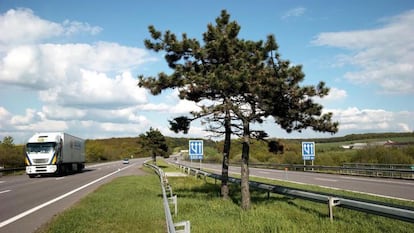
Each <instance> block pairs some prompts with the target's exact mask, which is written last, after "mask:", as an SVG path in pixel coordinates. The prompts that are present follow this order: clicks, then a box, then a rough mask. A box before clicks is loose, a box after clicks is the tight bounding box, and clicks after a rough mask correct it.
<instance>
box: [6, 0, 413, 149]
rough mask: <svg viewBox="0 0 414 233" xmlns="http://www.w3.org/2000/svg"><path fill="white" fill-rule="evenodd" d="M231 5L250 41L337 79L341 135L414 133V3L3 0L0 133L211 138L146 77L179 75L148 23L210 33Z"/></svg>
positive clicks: (332, 83) (311, 76)
mask: <svg viewBox="0 0 414 233" xmlns="http://www.w3.org/2000/svg"><path fill="white" fill-rule="evenodd" d="M222 9H226V10H227V11H228V13H230V15H231V20H235V21H237V22H238V24H239V25H240V26H241V31H240V34H239V37H240V38H243V39H248V40H265V39H266V36H267V35H269V34H273V35H275V36H276V39H277V42H278V44H279V51H280V53H281V55H282V58H283V59H288V60H290V61H291V63H292V64H302V65H303V70H304V72H305V74H306V77H305V81H304V82H303V84H304V85H308V84H317V83H318V82H319V81H324V82H326V84H327V86H328V87H330V88H331V92H330V95H329V96H327V97H326V98H324V99H322V100H317V101H318V102H320V103H321V104H322V105H323V106H324V109H325V111H329V112H333V113H334V120H335V121H339V123H340V126H339V132H338V133H337V134H336V135H335V136H342V135H346V134H350V133H367V132H412V131H413V128H414V104H413V103H412V100H413V97H414V40H413V39H412V38H414V27H413V26H412V25H414V2H413V1H411V0H395V1H386V0H376V1H370V0H369V1H354V0H352V1H339V0H338V1H288V0H279V1H265V0H258V1H226V0H224V1H215V0H212V1H189V0H181V1H180V0H179V1H156V2H150V1H132V0H131V1H129V0H124V1H105V0H103V1H102V0H100V1H98V0H96V1H78V0H71V1H51V0H44V1H36V0H29V1H27V0H26V1H19V0H0V90H1V91H0V140H2V139H3V137H4V136H12V137H13V138H14V140H15V142H16V143H24V142H25V140H27V139H28V138H29V137H30V135H31V134H32V133H33V132H38V131H65V132H69V133H72V134H74V135H78V136H80V137H83V138H89V139H94V138H108V137H133V136H137V135H139V134H141V133H143V132H146V131H147V130H148V129H149V128H150V127H153V128H158V129H159V130H161V132H162V133H163V134H164V135H167V136H175V137H182V136H184V137H193V138H195V137H207V136H208V135H207V133H206V132H205V131H204V130H203V129H204V127H205V126H203V125H201V124H200V123H199V122H196V123H195V124H194V125H192V126H193V127H192V128H191V130H190V132H189V134H188V135H182V134H174V133H173V132H171V131H169V130H168V123H167V121H168V120H170V119H172V118H174V117H176V116H179V115H183V114H185V113H187V112H189V111H190V110H194V109H197V106H195V105H194V104H193V103H191V102H187V101H183V100H179V99H178V98H177V93H176V92H175V91H172V90H171V91H165V92H163V94H162V95H160V96H151V95H150V94H149V93H148V92H147V91H146V90H144V89H140V88H138V87H137V86H136V84H137V76H138V75H140V74H143V75H146V76H148V75H156V74H157V73H159V72H162V71H164V72H169V70H168V68H167V66H166V62H165V60H164V59H163V54H157V53H153V52H151V51H148V50H147V49H145V47H144V43H143V41H144V39H146V38H149V37H150V36H149V33H148V30H147V28H148V26H149V25H154V26H155V27H156V28H157V29H159V30H162V31H165V30H171V31H172V32H174V33H175V34H177V35H181V33H186V34H187V35H188V36H189V37H193V38H197V39H199V40H201V36H202V33H203V32H205V31H206V26H207V24H208V23H214V21H215V19H216V18H217V17H218V16H219V15H220V11H221V10H222ZM254 127H255V128H263V129H266V131H267V132H268V133H269V134H270V136H272V137H278V138H298V137H300V138H307V137H328V136H331V135H327V134H321V133H315V132H312V131H308V130H306V131H304V132H302V133H296V132H295V133H291V134H287V133H286V132H284V131H283V130H281V129H280V128H279V127H278V126H277V125H275V124H273V121H272V120H271V119H268V120H267V121H266V122H265V124H263V125H256V126H254Z"/></svg>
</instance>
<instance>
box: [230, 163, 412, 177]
mask: <svg viewBox="0 0 414 233" xmlns="http://www.w3.org/2000/svg"><path fill="white" fill-rule="evenodd" d="M232 165H240V164H238V163H232ZM249 166H250V167H256V168H274V169H286V168H287V169H289V170H292V171H306V172H328V173H336V174H342V175H355V176H372V177H385V178H398V179H414V165H410V164H408V165H406V164H360V163H346V164H344V165H343V166H323V165H303V164H265V163H251V164H249Z"/></svg>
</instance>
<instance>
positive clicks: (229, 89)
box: [138, 10, 338, 209]
mask: <svg viewBox="0 0 414 233" xmlns="http://www.w3.org/2000/svg"><path fill="white" fill-rule="evenodd" d="M239 31H240V26H239V25H238V24H237V22H236V21H232V22H230V15H229V14H228V13H227V11H225V10H222V12H221V15H220V17H218V18H217V19H216V25H213V24H208V25H207V32H205V33H204V34H203V42H204V44H203V46H201V45H200V42H199V41H197V40H196V39H189V38H187V35H186V34H185V33H184V34H182V39H181V40H178V39H177V37H176V35H175V34H173V33H171V32H170V31H166V32H165V33H164V34H162V33H161V32H160V31H157V30H156V29H155V27H154V26H149V32H150V33H151V37H152V40H145V45H146V47H147V48H148V49H151V50H154V51H156V52H159V51H164V52H166V55H165V59H166V61H167V63H168V65H169V67H170V68H171V69H173V71H174V72H173V73H172V74H170V75H167V74H165V73H159V74H158V77H144V76H142V75H141V76H139V84H138V85H139V86H140V87H145V88H148V89H149V90H150V91H151V93H152V94H154V95H157V94H160V93H161V92H162V90H164V89H168V88H178V90H179V97H180V98H181V99H187V100H190V101H194V102H196V103H198V105H199V106H200V111H195V112H191V116H181V117H178V118H175V119H174V120H172V121H170V125H171V129H172V130H173V131H175V132H179V131H183V132H184V133H186V132H188V129H189V127H190V123H191V122H192V121H194V120H196V119H203V120H204V121H205V122H206V123H207V125H208V128H207V130H208V131H210V132H213V133H215V134H217V135H224V138H225V142H224V148H223V167H222V175H223V178H224V179H223V180H222V195H223V197H225V198H226V197H228V187H227V177H228V162H229V152H230V136H231V135H232V134H233V135H237V136H239V137H242V138H243V140H242V141H243V142H242V144H243V148H242V165H241V179H242V182H241V193H242V208H243V209H249V207H250V191H249V185H248V180H249V167H248V163H249V145H250V140H251V138H257V139H265V138H266V137H267V133H266V132H264V131H258V130H253V129H252V128H251V124H262V123H263V122H264V121H265V120H266V119H268V118H273V119H274V121H275V124H278V125H280V126H281V127H282V128H283V129H285V130H286V131H287V132H292V131H293V130H296V131H301V130H302V129H306V128H312V129H313V130H315V131H320V132H331V133H335V132H336V131H337V128H338V123H336V122H332V120H331V118H332V114H331V113H326V114H322V106H321V105H319V104H317V103H315V102H314V101H313V99H312V98H313V97H315V96H317V97H324V96H326V95H327V94H328V92H329V89H328V88H326V87H325V84H324V83H323V82H320V83H319V84H318V85H317V86H304V87H301V86H300V85H299V84H300V82H302V81H303V79H304V77H305V75H304V73H303V72H302V67H301V66H300V65H296V66H291V65H290V62H289V61H287V60H283V59H281V58H280V54H279V53H278V51H277V50H278V45H277V43H276V39H275V37H274V36H273V35H269V36H268V37H267V40H266V42H263V41H261V40H260V41H250V40H243V39H239V38H238V34H239Z"/></svg>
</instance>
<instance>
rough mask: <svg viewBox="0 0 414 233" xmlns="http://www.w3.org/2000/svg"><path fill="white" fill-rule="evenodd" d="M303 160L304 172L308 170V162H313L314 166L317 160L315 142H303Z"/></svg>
mask: <svg viewBox="0 0 414 233" xmlns="http://www.w3.org/2000/svg"><path fill="white" fill-rule="evenodd" d="M302 159H303V166H304V167H303V170H304V171H305V170H306V168H305V166H306V160H311V161H312V166H313V160H315V142H302ZM312 169H313V168H312Z"/></svg>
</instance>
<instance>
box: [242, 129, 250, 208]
mask: <svg viewBox="0 0 414 233" xmlns="http://www.w3.org/2000/svg"><path fill="white" fill-rule="evenodd" d="M249 147H250V129H249V122H243V149H242V164H241V196H242V202H241V207H242V209H244V210H248V209H249V208H250V189H249Z"/></svg>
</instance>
